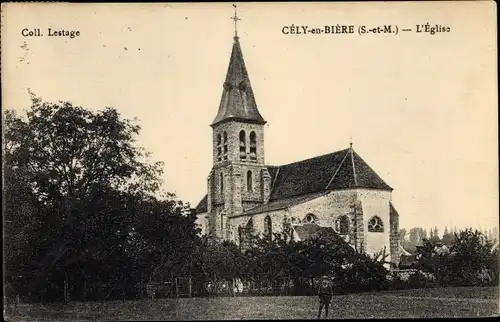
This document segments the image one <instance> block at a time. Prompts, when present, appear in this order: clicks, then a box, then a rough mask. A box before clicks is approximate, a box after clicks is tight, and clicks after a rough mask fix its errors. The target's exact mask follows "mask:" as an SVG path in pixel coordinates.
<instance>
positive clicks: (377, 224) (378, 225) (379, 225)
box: [368, 216, 384, 233]
mask: <svg viewBox="0 0 500 322" xmlns="http://www.w3.org/2000/svg"><path fill="white" fill-rule="evenodd" d="M368 231H369V232H372V233H383V232H384V223H383V222H382V219H380V217H379V216H373V217H372V218H371V219H370V220H369V221H368Z"/></svg>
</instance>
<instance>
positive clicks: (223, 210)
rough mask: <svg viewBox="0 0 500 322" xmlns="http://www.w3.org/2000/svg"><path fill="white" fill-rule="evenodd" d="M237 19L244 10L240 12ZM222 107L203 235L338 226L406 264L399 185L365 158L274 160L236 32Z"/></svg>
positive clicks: (306, 232) (358, 245) (364, 246)
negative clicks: (269, 159)
mask: <svg viewBox="0 0 500 322" xmlns="http://www.w3.org/2000/svg"><path fill="white" fill-rule="evenodd" d="M235 17H236V16H235ZM233 39H234V41H233V47H232V52H231V57H230V60H229V67H228V69H227V75H226V79H225V82H224V84H223V91H222V97H221V101H220V105H219V110H218V112H217V115H216V116H215V119H214V120H213V122H212V124H211V125H210V126H211V127H212V129H213V134H212V142H213V149H212V151H213V166H212V170H211V171H210V173H209V175H208V180H207V194H206V195H205V197H203V198H202V200H201V201H200V202H199V203H198V205H197V207H196V208H195V212H196V216H197V225H198V227H199V228H201V231H202V234H206V235H208V236H210V237H212V238H218V239H222V240H230V241H233V242H235V243H236V244H238V245H241V244H242V243H244V242H245V240H246V238H247V237H248V234H259V235H261V236H266V235H267V236H271V237H272V236H273V233H287V234H288V235H289V236H290V237H291V238H295V239H296V240H304V239H307V238H309V237H310V236H312V235H313V234H315V233H317V231H318V230H320V229H322V228H325V227H327V228H329V230H331V229H333V231H334V232H335V233H336V234H337V235H338V236H340V237H341V238H342V239H343V240H345V242H346V243H348V244H349V245H351V246H352V247H353V248H354V249H356V250H359V251H364V252H366V253H368V254H385V256H387V257H386V260H387V261H389V262H391V263H393V264H395V265H397V264H398V262H399V238H398V231H399V215H398V213H397V211H396V209H395V207H394V205H393V204H392V201H391V195H392V190H393V189H392V188H391V187H390V186H389V185H388V184H387V183H386V182H384V180H382V178H380V177H379V176H378V175H377V173H375V171H374V170H373V169H372V168H371V167H370V166H369V165H368V164H367V163H366V162H365V161H364V160H363V159H362V158H361V156H359V155H358V154H357V153H356V151H354V149H353V147H352V143H351V144H350V146H349V147H347V148H346V149H344V150H341V151H336V152H332V153H329V154H325V155H321V156H316V157H313V158H309V159H306V160H302V161H297V162H293V163H290V164H284V165H280V166H276V165H272V166H271V165H267V164H266V162H265V157H264V156H265V151H264V125H265V124H266V121H265V119H264V117H263V116H262V115H261V114H260V112H259V110H258V108H257V102H256V99H255V96H254V93H253V91H252V86H251V84H250V79H249V77H248V73H247V69H246V67H245V62H244V60H243V53H242V50H241V46H240V42H239V37H238V35H237V34H235V36H234V38H233Z"/></svg>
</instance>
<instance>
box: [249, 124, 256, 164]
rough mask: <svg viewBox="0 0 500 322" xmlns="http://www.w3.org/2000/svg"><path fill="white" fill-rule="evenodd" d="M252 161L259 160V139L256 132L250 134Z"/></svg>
mask: <svg viewBox="0 0 500 322" xmlns="http://www.w3.org/2000/svg"><path fill="white" fill-rule="evenodd" d="M250 160H257V137H256V135H255V132H254V131H252V132H250Z"/></svg>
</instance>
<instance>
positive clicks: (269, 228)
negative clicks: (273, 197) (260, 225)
mask: <svg viewBox="0 0 500 322" xmlns="http://www.w3.org/2000/svg"><path fill="white" fill-rule="evenodd" d="M272 234H273V222H272V220H271V217H269V216H266V218H264V235H265V236H268V237H271V236H272Z"/></svg>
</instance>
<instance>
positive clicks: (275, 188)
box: [196, 148, 397, 215]
mask: <svg viewBox="0 0 500 322" xmlns="http://www.w3.org/2000/svg"><path fill="white" fill-rule="evenodd" d="M267 169H268V171H269V174H270V176H271V196H270V199H269V203H267V204H264V205H262V206H257V207H255V208H252V209H250V210H248V211H247V212H245V214H255V213H262V212H268V211H273V210H278V209H285V208H288V207H289V206H293V205H296V204H299V203H302V202H305V201H308V200H311V199H314V198H317V197H319V196H321V195H322V193H324V192H328V191H331V190H340V189H353V188H368V189H379V190H388V191H392V188H391V187H390V186H389V185H388V184H387V183H385V182H384V180H382V179H381V178H380V177H379V176H378V175H377V173H375V171H374V170H373V169H372V168H371V167H370V166H369V165H368V164H367V163H366V162H365V161H364V160H363V159H362V158H361V157H360V156H359V155H358V154H357V153H356V152H355V151H354V150H353V149H352V148H349V149H345V150H341V151H337V152H333V153H330V154H325V155H321V156H318V157H315V158H311V159H307V160H302V161H298V162H294V163H290V164H286V165H282V166H268V167H267ZM206 203H207V198H206V196H205V197H204V198H203V199H202V200H201V201H200V203H199V204H198V206H197V207H196V209H197V213H200V212H206V209H207V207H206ZM391 211H392V212H393V214H394V215H397V211H396V209H394V206H392V208H391Z"/></svg>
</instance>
